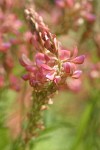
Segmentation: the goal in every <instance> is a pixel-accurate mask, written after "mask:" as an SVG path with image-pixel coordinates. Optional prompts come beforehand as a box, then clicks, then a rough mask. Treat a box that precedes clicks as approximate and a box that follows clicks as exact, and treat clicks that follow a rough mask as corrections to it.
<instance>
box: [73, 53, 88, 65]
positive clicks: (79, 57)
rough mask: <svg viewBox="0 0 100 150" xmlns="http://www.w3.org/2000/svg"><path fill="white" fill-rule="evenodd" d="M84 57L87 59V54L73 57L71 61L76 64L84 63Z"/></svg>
mask: <svg viewBox="0 0 100 150" xmlns="http://www.w3.org/2000/svg"><path fill="white" fill-rule="evenodd" d="M84 59H85V55H81V56H78V57H76V58H74V59H72V60H71V61H72V62H73V63H75V64H82V63H83V62H84Z"/></svg>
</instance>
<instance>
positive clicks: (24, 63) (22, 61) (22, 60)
mask: <svg viewBox="0 0 100 150" xmlns="http://www.w3.org/2000/svg"><path fill="white" fill-rule="evenodd" d="M19 62H20V64H21V65H22V66H28V65H32V62H31V61H30V60H29V58H27V56H26V55H25V54H22V57H21V58H20V59H19Z"/></svg>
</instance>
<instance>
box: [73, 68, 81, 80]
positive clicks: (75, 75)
mask: <svg viewBox="0 0 100 150" xmlns="http://www.w3.org/2000/svg"><path fill="white" fill-rule="evenodd" d="M81 74H82V71H81V70H76V71H75V72H74V73H73V75H72V78H75V79H78V78H79V77H80V76H81Z"/></svg>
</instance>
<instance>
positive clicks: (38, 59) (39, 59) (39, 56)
mask: <svg viewBox="0 0 100 150" xmlns="http://www.w3.org/2000/svg"><path fill="white" fill-rule="evenodd" d="M35 61H36V65H37V66H38V67H40V66H41V64H43V63H45V58H44V54H42V53H37V54H36V55H35Z"/></svg>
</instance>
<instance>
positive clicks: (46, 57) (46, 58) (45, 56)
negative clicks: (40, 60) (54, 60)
mask: <svg viewBox="0 0 100 150" xmlns="http://www.w3.org/2000/svg"><path fill="white" fill-rule="evenodd" d="M44 58H45V61H46V62H48V61H49V60H50V59H51V58H50V57H49V56H48V55H46V54H44Z"/></svg>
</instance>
